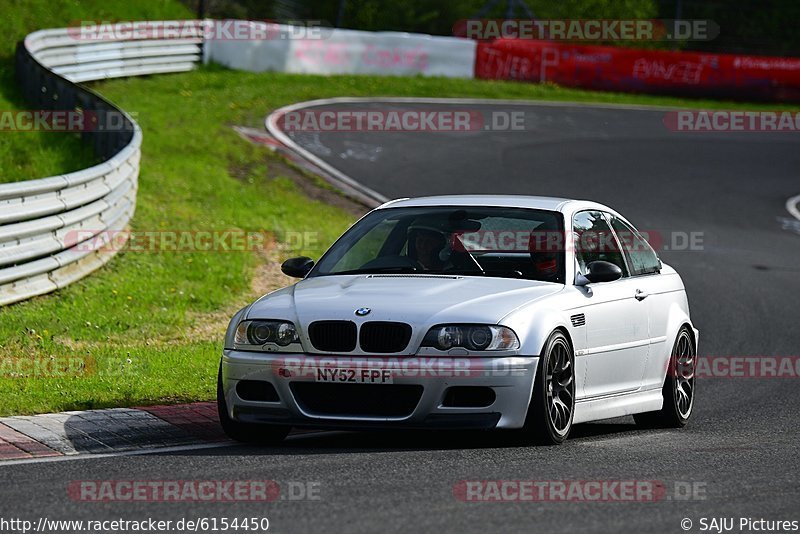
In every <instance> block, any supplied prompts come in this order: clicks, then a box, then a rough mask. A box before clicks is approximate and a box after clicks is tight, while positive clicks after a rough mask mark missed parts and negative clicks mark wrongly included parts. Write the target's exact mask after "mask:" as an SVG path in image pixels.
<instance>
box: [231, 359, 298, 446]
mask: <svg viewBox="0 0 800 534" xmlns="http://www.w3.org/2000/svg"><path fill="white" fill-rule="evenodd" d="M217 412H218V413H219V422H220V424H221V425H222V430H223V431H224V432H225V435H227V436H228V437H229V438H231V439H232V440H235V441H241V442H244V443H262V444H274V443H280V442H281V441H283V439H284V438H285V437H286V436H287V435H288V434H289V431H290V430H291V427H288V426H284V425H268V424H252V423H241V422H239V421H235V420H233V419H231V418H230V416H229V415H228V403H227V402H226V401H225V391H224V389H223V387H222V365H220V368H219V373H218V374H217Z"/></svg>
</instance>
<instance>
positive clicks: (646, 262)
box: [611, 215, 661, 276]
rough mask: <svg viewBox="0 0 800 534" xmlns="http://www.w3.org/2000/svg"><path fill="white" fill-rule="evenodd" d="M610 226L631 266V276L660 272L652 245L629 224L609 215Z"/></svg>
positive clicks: (659, 265) (659, 263)
mask: <svg viewBox="0 0 800 534" xmlns="http://www.w3.org/2000/svg"><path fill="white" fill-rule="evenodd" d="M611 226H612V227H613V228H614V231H615V232H616V233H617V238H618V239H619V241H620V244H621V246H622V252H623V254H625V259H626V260H627V261H628V265H630V268H631V276H639V275H642V274H655V273H658V272H661V262H660V261H659V260H658V256H657V255H656V253H655V251H654V250H653V247H651V246H650V244H649V243H648V242H647V241H646V240H645V239H644V238H643V237H642V235H641V234H640V233H639V232H637V231H636V229H635V228H633V227H632V226H631V225H629V224H628V223H626V222H625V221H623V220H622V219H620V218H618V217H614V216H613V215H612V216H611Z"/></svg>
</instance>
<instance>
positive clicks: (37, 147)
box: [0, 0, 193, 182]
mask: <svg viewBox="0 0 800 534" xmlns="http://www.w3.org/2000/svg"><path fill="white" fill-rule="evenodd" d="M2 6H3V7H2V12H0V15H1V16H0V111H11V110H22V109H29V108H30V105H29V104H28V103H27V102H26V101H25V98H24V95H23V94H22V92H21V91H20V90H19V88H18V87H17V83H16V81H15V80H14V50H15V47H16V43H17V41H19V40H21V39H23V38H24V37H25V35H27V34H29V33H31V32H33V31H36V30H41V29H45V28H63V27H66V26H68V25H70V23H75V22H78V21H81V20H91V21H114V20H146V19H152V20H165V19H187V18H193V15H192V12H191V11H190V10H189V9H187V8H186V7H185V6H183V5H182V4H180V3H179V2H177V1H176V0H136V1H130V0H61V1H58V2H52V1H49V0H3V3H2ZM96 162H97V161H96V159H95V157H94V154H93V153H92V150H91V149H90V148H89V147H88V146H86V145H84V144H82V143H81V142H80V138H79V137H78V135H77V134H70V133H63V132H8V131H0V182H15V181H20V180H32V179H34V178H43V177H45V176H52V175H54V174H61V173H64V172H70V171H75V170H78V169H82V168H84V167H88V166H90V165H92V164H93V163H96Z"/></svg>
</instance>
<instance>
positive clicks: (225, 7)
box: [183, 0, 800, 55]
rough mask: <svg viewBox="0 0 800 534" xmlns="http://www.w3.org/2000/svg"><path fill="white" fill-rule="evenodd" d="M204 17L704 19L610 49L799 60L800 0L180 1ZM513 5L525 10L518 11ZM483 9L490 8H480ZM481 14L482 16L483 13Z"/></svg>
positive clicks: (406, 22) (448, 28) (386, 25)
mask: <svg viewBox="0 0 800 534" xmlns="http://www.w3.org/2000/svg"><path fill="white" fill-rule="evenodd" d="M183 1H184V2H185V3H187V4H188V5H189V6H190V7H191V8H192V9H195V10H197V9H198V8H199V7H200V5H201V3H202V5H203V9H204V12H205V14H206V15H207V16H210V17H214V18H218V17H228V18H250V19H276V20H291V19H300V20H303V19H311V20H322V21H325V22H327V23H329V24H331V25H336V24H337V23H338V25H340V26H341V27H344V28H352V29H359V30H372V31H381V30H393V31H407V32H419V33H429V34H433V35H452V33H453V27H454V24H455V23H456V22H457V21H459V20H463V19H466V18H471V17H475V16H476V15H478V14H481V16H483V17H484V18H503V17H505V16H506V15H507V14H508V11H509V3H510V2H511V4H512V7H514V9H513V16H514V17H526V16H527V14H526V11H529V12H531V13H533V15H534V16H535V17H536V18H541V19H595V18H599V19H631V18H661V19H674V18H682V19H709V20H712V21H714V22H715V23H716V24H717V25H719V28H720V34H719V36H717V37H716V38H715V39H713V40H711V41H706V42H704V41H693V42H685V43H680V44H675V43H665V42H662V43H656V44H653V43H641V42H639V43H617V44H623V45H626V44H627V45H633V46H648V47H653V46H655V47H660V48H675V47H680V48H682V49H688V50H704V51H716V52H737V53H752V54H774V55H800V31H797V30H796V29H795V25H796V21H797V20H798V18H800V0H737V1H736V2H733V1H731V0H558V1H556V0H495V1H492V0H344V1H341V0H183ZM519 4H524V5H525V7H527V10H525V9H524V8H523V7H522V6H520V5H519ZM487 6H489V7H491V8H490V9H485V8H486V7H487ZM482 10H483V11H482Z"/></svg>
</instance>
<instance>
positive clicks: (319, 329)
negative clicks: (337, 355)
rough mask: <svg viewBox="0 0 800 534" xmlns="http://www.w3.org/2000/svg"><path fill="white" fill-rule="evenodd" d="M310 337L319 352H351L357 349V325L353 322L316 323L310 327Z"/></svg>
mask: <svg viewBox="0 0 800 534" xmlns="http://www.w3.org/2000/svg"><path fill="white" fill-rule="evenodd" d="M308 337H309V338H310V339H311V344H312V345H314V348H315V349H317V350H322V351H326V352H351V351H352V350H353V349H355V348H356V323H354V322H353V321H315V322H313V323H311V324H310V325H308Z"/></svg>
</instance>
